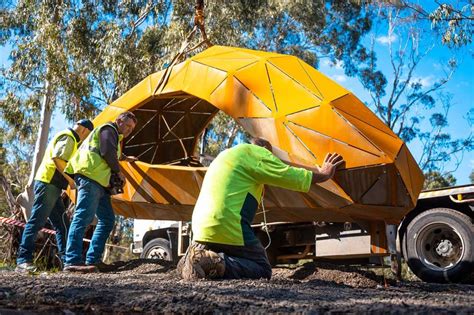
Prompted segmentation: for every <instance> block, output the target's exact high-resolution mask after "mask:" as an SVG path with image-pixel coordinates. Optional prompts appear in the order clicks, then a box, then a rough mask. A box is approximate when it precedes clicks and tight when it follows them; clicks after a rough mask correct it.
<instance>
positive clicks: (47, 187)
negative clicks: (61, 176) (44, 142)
mask: <svg viewBox="0 0 474 315" xmlns="http://www.w3.org/2000/svg"><path fill="white" fill-rule="evenodd" d="M61 192H62V189H61V188H58V187H56V186H55V185H52V184H48V183H43V182H40V181H37V180H35V181H34V193H35V198H34V202H33V208H32V210H31V217H30V219H29V220H28V222H27V223H26V226H25V230H24V231H23V235H22V238H21V244H20V248H19V249H18V257H17V259H16V262H17V264H22V263H26V262H31V261H32V260H33V253H34V251H35V241H36V237H37V235H38V231H39V230H41V229H42V228H43V227H44V225H45V224H46V221H47V220H48V217H49V219H50V220H51V223H52V224H53V227H54V229H55V230H56V242H57V246H58V252H59V255H60V256H63V255H64V252H65V250H66V236H67V230H68V228H69V219H68V217H67V215H66V211H65V208H64V203H63V200H62V199H61Z"/></svg>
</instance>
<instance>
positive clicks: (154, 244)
mask: <svg viewBox="0 0 474 315" xmlns="http://www.w3.org/2000/svg"><path fill="white" fill-rule="evenodd" d="M140 258H146V259H161V260H167V261H173V255H172V252H171V248H170V242H169V241H168V240H165V239H164V238H155V239H153V240H151V241H149V242H148V243H146V245H145V247H144V248H143V252H142V254H141V255H140Z"/></svg>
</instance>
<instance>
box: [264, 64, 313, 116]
mask: <svg viewBox="0 0 474 315" xmlns="http://www.w3.org/2000/svg"><path fill="white" fill-rule="evenodd" d="M266 65H267V70H268V76H269V78H270V83H271V86H272V92H273V95H274V97H275V103H276V111H277V116H282V115H285V116H286V115H289V114H292V113H295V112H299V111H301V110H304V109H307V108H311V107H315V106H317V105H320V104H321V99H319V98H318V97H316V96H315V95H314V94H312V93H311V92H309V91H308V90H307V89H305V88H303V87H302V86H301V85H300V84H299V83H297V82H296V81H295V80H293V79H291V78H289V77H288V76H287V75H285V74H284V73H282V72H281V71H280V70H279V69H278V68H276V67H275V66H274V65H272V64H270V63H267V64H266Z"/></svg>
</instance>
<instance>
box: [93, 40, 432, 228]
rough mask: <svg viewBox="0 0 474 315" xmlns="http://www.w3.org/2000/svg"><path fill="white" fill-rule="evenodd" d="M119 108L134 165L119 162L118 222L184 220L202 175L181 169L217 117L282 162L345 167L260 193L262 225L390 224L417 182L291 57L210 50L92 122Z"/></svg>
mask: <svg viewBox="0 0 474 315" xmlns="http://www.w3.org/2000/svg"><path fill="white" fill-rule="evenodd" d="M128 110H130V111H133V112H134V113H135V114H136V116H137V118H138V124H137V127H136V128H135V131H134V133H133V134H132V135H131V136H130V137H128V138H127V139H125V141H124V152H125V154H127V155H135V156H138V157H139V159H140V161H139V162H136V163H126V162H121V167H122V168H123V172H124V173H125V175H126V178H127V184H126V187H125V192H124V193H123V194H122V195H117V196H114V198H113V206H114V209H115V211H116V213H118V214H121V215H124V216H127V217H134V218H143V219H162V220H190V218H191V214H192V209H193V206H194V204H195V202H196V199H197V197H198V194H199V189H200V185H201V183H202V180H203V178H204V175H205V171H206V168H205V167H193V166H190V165H193V159H192V155H193V152H195V151H196V150H195V149H196V146H197V143H198V141H199V137H200V135H201V133H202V132H203V130H204V129H205V128H206V126H207V125H208V124H209V122H210V121H211V119H212V118H213V117H214V115H215V114H216V113H217V112H218V111H219V110H222V111H224V112H225V113H226V114H227V115H230V116H231V117H233V118H234V119H235V120H236V121H237V122H238V123H239V124H240V125H242V126H243V127H244V128H245V129H246V130H247V131H248V132H249V133H250V134H251V135H253V136H261V137H264V138H266V139H268V140H269V141H270V142H271V143H272V145H273V146H274V147H275V148H276V154H277V155H278V156H279V157H280V158H281V159H282V160H286V161H292V162H295V163H299V164H303V165H305V164H306V165H314V164H318V165H320V164H321V163H322V160H323V159H324V157H325V155H326V153H327V152H334V151H335V152H338V153H340V154H341V155H342V156H343V157H344V159H345V160H346V164H345V167H344V169H340V170H338V171H337V173H336V176H335V178H334V180H330V181H327V182H325V183H322V184H318V185H312V187H311V190H310V191H309V192H308V193H298V192H292V191H288V190H284V189H280V188H275V187H268V188H267V189H266V194H265V209H266V211H268V212H267V220H268V221H270V222H272V221H273V222H277V221H279V222H281V221H283V222H299V221H320V220H324V221H332V222H336V221H343V222H344V221H357V220H367V219H368V220H384V221H386V222H387V223H398V222H399V221H400V220H401V219H402V218H403V216H404V215H405V213H407V212H408V211H409V210H410V209H412V208H413V207H414V206H415V204H416V200H417V197H418V194H419V193H420V190H421V188H422V185H423V180H424V179H423V175H422V172H421V171H420V169H419V167H418V165H417V163H416V161H415V160H414V159H413V157H412V155H411V154H410V152H409V151H408V149H407V147H406V145H405V144H404V143H403V141H402V140H400V139H399V138H398V137H397V136H396V135H395V134H394V133H393V132H392V131H391V130H390V129H389V128H388V127H387V126H386V125H385V124H384V123H383V122H382V121H381V120H380V119H378V118H377V117H376V116H375V115H374V114H373V113H372V112H371V111H370V110H369V109H368V108H367V107H366V106H365V105H364V104H363V103H362V102H361V101H360V100H359V99H357V98H356V97H355V96H354V95H353V94H351V93H350V92H349V91H347V90H346V89H344V88H343V87H341V86H340V85H338V84H337V83H335V82H333V81H332V80H330V79H329V78H327V77H326V76H324V75H323V74H321V73H320V72H318V71H317V70H315V69H314V68H312V67H311V66H310V65H308V64H306V63H305V62H303V61H302V60H300V59H298V58H296V57H294V56H288V55H281V54H276V53H270V52H262V51H255V50H248V49H241V48H232V47H222V46H213V47H211V48H209V49H207V50H205V51H203V52H202V53H200V54H197V55H195V56H194V57H192V58H190V59H188V60H186V61H184V62H182V63H180V64H178V65H176V66H174V67H173V68H171V69H170V71H166V72H165V71H160V72H157V73H155V74H152V75H150V76H148V77H147V78H145V79H144V80H143V81H141V82H140V83H138V84H137V85H136V86H135V87H133V88H132V89H131V90H129V91H128V92H127V93H125V94H124V95H123V96H121V97H120V98H119V99H117V100H116V101H115V102H113V103H112V104H111V105H109V106H107V107H106V108H105V109H104V110H103V112H102V113H101V114H99V115H98V116H97V117H96V118H95V120H94V124H95V125H96V126H98V125H100V124H102V123H105V122H107V121H112V120H114V119H115V118H116V117H117V116H118V115H119V114H120V113H121V112H124V111H128ZM256 221H258V222H261V221H262V217H261V214H259V215H257V217H256Z"/></svg>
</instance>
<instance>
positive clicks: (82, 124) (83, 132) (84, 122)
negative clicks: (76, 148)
mask: <svg viewBox="0 0 474 315" xmlns="http://www.w3.org/2000/svg"><path fill="white" fill-rule="evenodd" d="M72 129H73V130H74V132H75V133H77V135H78V136H79V138H80V139H81V141H82V140H84V139H85V138H87V136H88V135H89V133H90V132H91V131H92V130H93V129H94V124H93V123H92V121H90V120H89V119H81V120H79V121H77V122H76V124H75V125H74V127H73V128H72Z"/></svg>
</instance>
